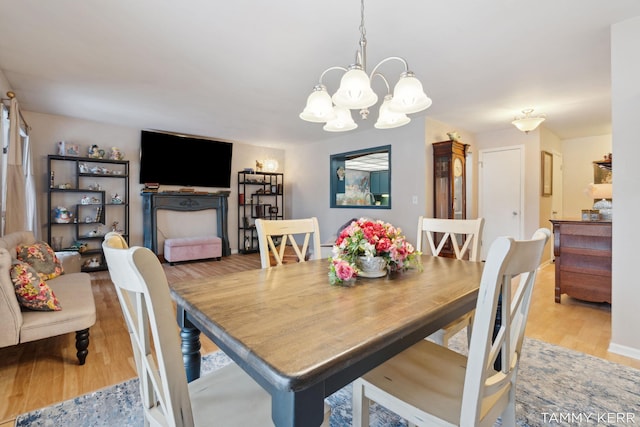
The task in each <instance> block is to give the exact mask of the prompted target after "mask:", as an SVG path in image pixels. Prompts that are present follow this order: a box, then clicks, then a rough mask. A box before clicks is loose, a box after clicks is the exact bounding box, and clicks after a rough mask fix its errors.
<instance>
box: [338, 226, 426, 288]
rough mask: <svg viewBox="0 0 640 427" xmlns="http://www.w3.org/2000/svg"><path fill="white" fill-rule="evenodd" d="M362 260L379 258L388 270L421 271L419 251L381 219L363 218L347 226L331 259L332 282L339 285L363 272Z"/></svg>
mask: <svg viewBox="0 0 640 427" xmlns="http://www.w3.org/2000/svg"><path fill="white" fill-rule="evenodd" d="M361 257H364V258H366V259H372V258H375V257H378V258H380V259H382V260H383V261H384V264H385V268H386V271H404V270H407V269H409V268H421V267H422V265H421V264H420V252H418V251H416V250H415V248H414V247H413V245H411V243H409V242H407V239H406V238H405V236H403V235H402V230H401V229H400V228H396V227H394V226H393V225H391V224H389V223H386V222H384V221H380V220H377V221H376V220H371V219H367V218H360V219H359V220H357V221H353V222H352V223H351V224H350V225H349V226H347V227H346V228H345V229H344V230H342V232H340V235H339V236H338V238H337V239H336V242H335V244H334V245H333V249H332V257H331V258H329V263H330V266H329V282H330V283H331V284H332V285H340V284H343V283H344V282H345V281H351V280H353V279H355V278H356V277H357V276H358V274H361V273H362V270H361V267H360V264H359V260H360V259H361Z"/></svg>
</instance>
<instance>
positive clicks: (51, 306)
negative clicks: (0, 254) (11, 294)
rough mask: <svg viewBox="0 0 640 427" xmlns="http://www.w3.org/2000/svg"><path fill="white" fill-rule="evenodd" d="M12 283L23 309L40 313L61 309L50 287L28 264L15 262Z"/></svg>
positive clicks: (12, 269)
mask: <svg viewBox="0 0 640 427" xmlns="http://www.w3.org/2000/svg"><path fill="white" fill-rule="evenodd" d="M11 281H12V282H13V286H14V288H15V291H16V297H18V303H19V304H20V305H21V306H22V307H24V308H28V309H31V310H38V311H58V310H60V309H61V307H60V303H59V302H58V299H57V298H56V296H55V294H54V293H53V291H52V290H51V288H50V287H49V285H47V283H46V282H45V281H43V280H42V278H41V277H40V275H39V274H38V272H37V271H36V270H35V269H34V268H33V267H32V266H31V265H29V264H27V263H26V262H22V261H14V262H13V264H12V265H11Z"/></svg>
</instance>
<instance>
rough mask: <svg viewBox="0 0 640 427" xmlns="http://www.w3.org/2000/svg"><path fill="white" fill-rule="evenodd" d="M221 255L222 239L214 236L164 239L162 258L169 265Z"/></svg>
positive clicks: (218, 258) (219, 256)
mask: <svg viewBox="0 0 640 427" xmlns="http://www.w3.org/2000/svg"><path fill="white" fill-rule="evenodd" d="M221 257H222V239H220V238H219V237H216V236H202V237H180V238H174V239H166V240H165V241H164V258H165V259H166V260H167V261H169V263H170V264H171V265H173V263H174V262H179V261H192V260H199V259H209V258H216V259H217V260H218V261H220V258H221Z"/></svg>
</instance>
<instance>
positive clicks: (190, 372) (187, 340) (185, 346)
mask: <svg viewBox="0 0 640 427" xmlns="http://www.w3.org/2000/svg"><path fill="white" fill-rule="evenodd" d="M177 320H178V325H179V326H180V337H181V338H182V361H183V362H184V369H185V371H186V372H187V381H188V382H191V381H193V380H196V379H198V378H200V362H201V356H200V347H201V345H200V330H199V329H198V328H196V327H195V326H193V324H192V323H191V322H190V321H189V319H188V318H187V312H186V311H184V310H183V309H182V308H181V307H178V311H177Z"/></svg>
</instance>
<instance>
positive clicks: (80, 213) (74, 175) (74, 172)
mask: <svg viewBox="0 0 640 427" xmlns="http://www.w3.org/2000/svg"><path fill="white" fill-rule="evenodd" d="M47 160H48V161H47V174H48V176H49V190H48V197H47V212H48V213H49V217H48V220H47V242H48V243H49V245H52V246H53V237H54V236H59V237H62V239H63V241H62V246H63V247H62V250H77V249H80V250H79V252H80V255H81V256H82V260H83V261H82V265H83V266H82V270H83V271H99V270H106V268H107V265H106V262H105V260H104V257H103V255H102V240H103V238H104V235H105V234H106V233H107V232H109V231H111V230H112V228H113V223H114V221H117V222H118V224H117V225H116V227H115V228H116V230H118V231H119V232H121V233H122V235H123V236H124V238H125V239H126V240H127V242H128V241H129V161H128V160H111V159H95V158H89V157H72V156H57V155H50V156H48V158H47ZM116 194H117V197H114V196H115V195H116ZM58 207H64V208H65V209H67V211H69V212H70V213H71V215H72V216H71V218H70V220H69V221H68V222H65V221H64V220H60V219H59V218H57V216H56V209H57V208H58ZM92 259H95V260H96V261H97V262H96V265H93V264H92V265H91V266H90V265H89V262H91V261H92Z"/></svg>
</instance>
